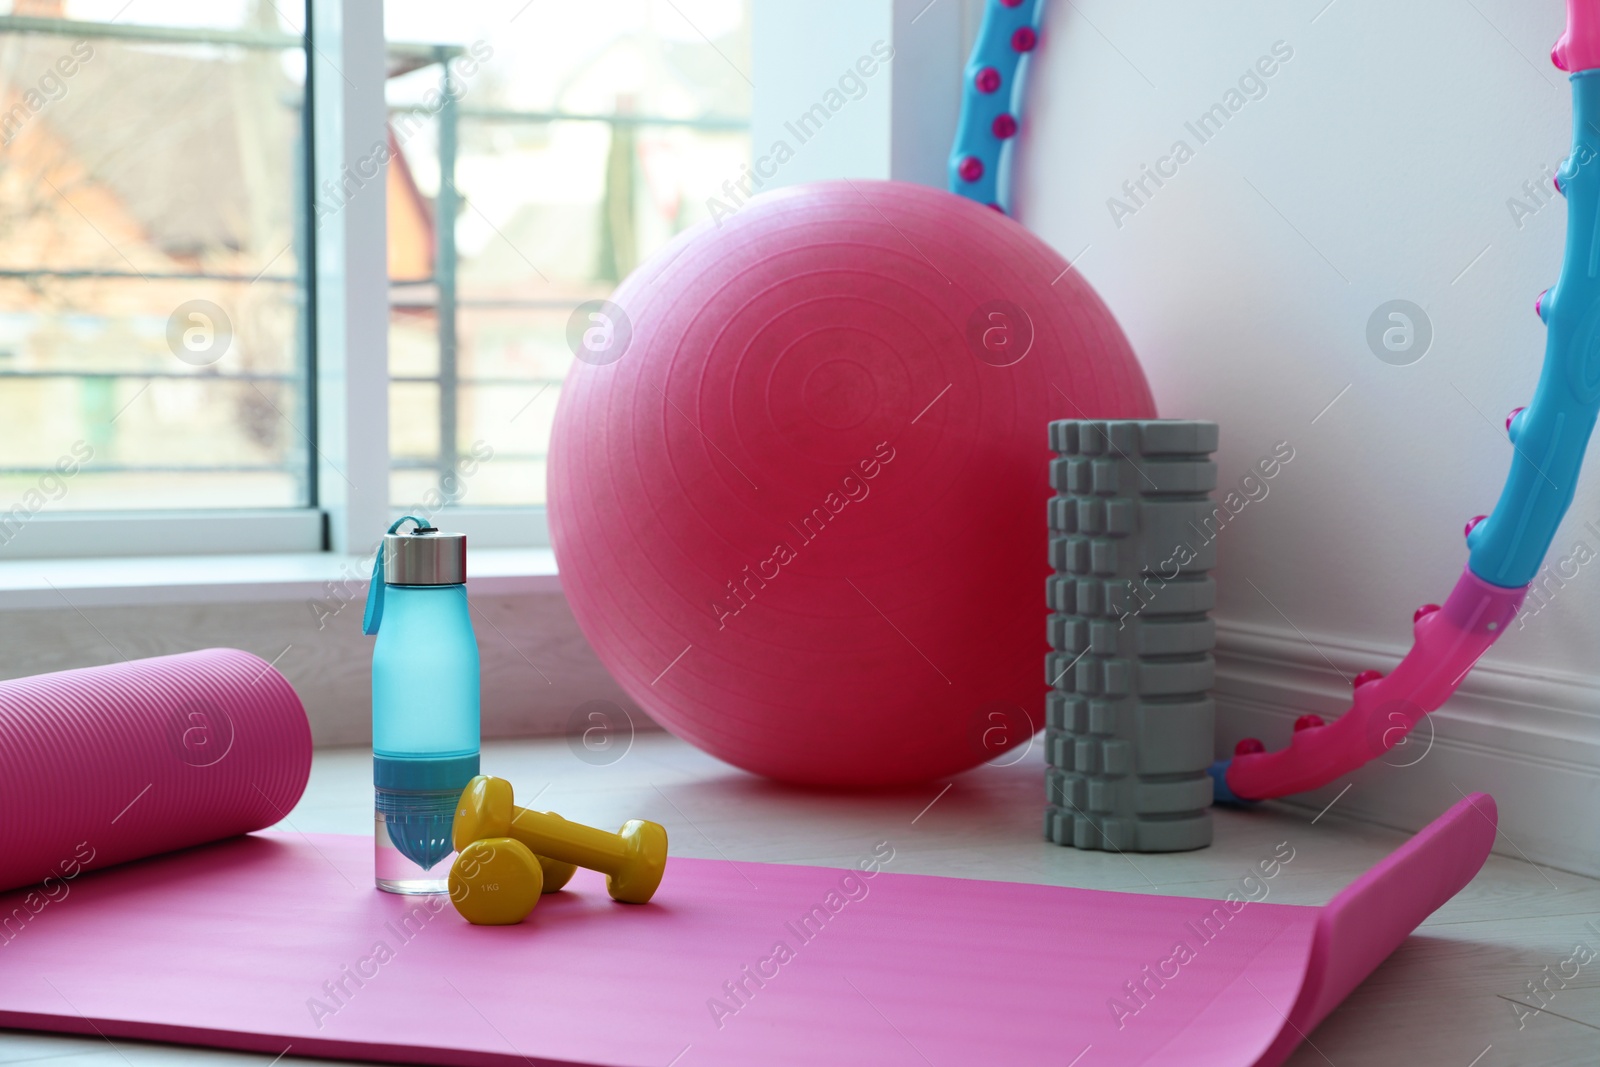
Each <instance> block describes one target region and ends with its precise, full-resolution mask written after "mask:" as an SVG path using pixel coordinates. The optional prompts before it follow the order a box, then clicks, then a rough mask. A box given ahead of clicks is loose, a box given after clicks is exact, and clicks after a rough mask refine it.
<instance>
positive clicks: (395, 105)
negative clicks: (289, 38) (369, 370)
mask: <svg viewBox="0 0 1600 1067" xmlns="http://www.w3.org/2000/svg"><path fill="white" fill-rule="evenodd" d="M384 13H385V21H386V32H387V34H388V37H389V40H390V42H391V44H390V62H389V66H390V72H391V74H390V78H389V88H388V101H389V105H390V135H391V138H392V139H393V141H394V142H395V144H396V145H397V147H398V149H399V154H398V156H397V158H396V161H395V163H393V164H391V170H390V174H389V183H388V189H389V195H390V202H389V272H390V282H391V301H390V306H391V318H390V333H389V368H390V424H391V430H390V449H391V465H392V474H391V477H390V483H389V484H390V500H391V502H392V503H393V504H394V505H395V507H396V508H404V507H407V506H413V505H415V504H416V503H417V502H418V501H423V500H426V499H438V498H439V497H443V498H446V499H448V500H450V501H453V502H456V503H458V504H460V505H463V506H465V507H466V508H469V509H472V510H477V509H481V508H495V509H506V508H523V509H526V508H529V507H531V506H535V505H542V504H543V503H544V500H545V496H544V482H545V471H544V459H545V451H546V447H547V445H548V443H549V437H550V426H551V420H552V417H553V416H554V413H555V405H556V399H557V396H558V395H559V393H560V387H561V380H562V378H563V377H564V375H565V374H566V371H567V367H568V366H569V365H570V363H571V361H572V359H573V353H572V350H571V349H570V348H569V347H568V341H567V336H568V321H569V319H571V318H572V316H573V314H574V312H575V311H576V309H577V308H578V305H580V304H582V303H584V302H585V301H589V300H597V299H602V298H604V297H606V296H609V295H610V294H611V291H612V290H613V289H614V288H615V286H616V284H617V283H618V281H620V280H621V279H622V278H624V277H625V276H626V275H627V274H628V272H629V271H631V270H632V269H633V267H634V266H636V265H637V264H638V263H639V262H640V261H641V260H643V259H644V258H646V257H648V256H649V255H650V254H651V253H653V252H654V251H656V250H657V249H659V248H660V247H661V246H662V245H664V244H665V243H666V242H667V241H669V240H670V239H671V238H672V237H673V236H674V235H676V234H678V233H679V232H681V231H683V230H684V229H686V228H687V227H689V226H691V225H693V224H694V223H696V222H699V221H700V220H701V219H704V218H706V217H707V208H706V201H707V198H708V197H709V196H711V195H712V194H713V193H717V194H718V195H720V187H721V185H722V183H723V182H724V181H726V180H727V179H728V178H730V177H737V176H738V175H739V174H740V171H741V164H743V163H744V162H745V161H746V160H747V159H748V158H749V115H750V86H749V84H748V83H747V82H746V81H745V80H744V76H743V75H742V74H741V73H740V71H741V70H748V52H749V14H748V11H747V9H746V5H745V3H744V2H743V0H698V2H694V0H674V2H671V3H669V2H667V0H633V2H619V3H612V4H607V5H605V6H604V8H603V9H601V8H598V7H595V6H592V5H583V4H567V5H560V4H556V5H550V4H540V5H537V6H536V7H534V8H532V9H529V8H528V5H527V4H526V2H525V0H508V2H505V3H481V4H473V5H470V6H463V5H443V4H439V3H437V2H435V0H386V3H385V7H384ZM412 41H416V42H426V43H424V44H417V45H407V44H401V43H397V42H412ZM438 220H449V221H450V222H451V223H452V224H451V225H439V223H438ZM484 457H492V458H488V459H485V458H484ZM469 472H470V473H469ZM430 491H434V492H435V493H436V494H437V495H436V496H435V497H432V498H429V497H428V494H429V492H430ZM459 517H460V518H462V519H467V518H468V516H467V514H466V513H465V511H464V512H463V513H462V514H461V515H460V516H459ZM469 531H470V526H469Z"/></svg>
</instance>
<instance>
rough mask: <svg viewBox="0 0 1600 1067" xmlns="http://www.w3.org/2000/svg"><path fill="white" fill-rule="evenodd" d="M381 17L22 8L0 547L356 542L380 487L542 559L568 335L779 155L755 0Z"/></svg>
mask: <svg viewBox="0 0 1600 1067" xmlns="http://www.w3.org/2000/svg"><path fill="white" fill-rule="evenodd" d="M341 4H342V5H344V6H342V7H341V6H339V5H341ZM381 10H382V13H383V17H384V19H385V21H386V27H385V31H386V33H385V35H386V36H387V38H388V41H387V43H386V42H384V41H383V40H382V36H384V35H379V34H378V33H376V32H375V31H376V19H377V16H378V12H379V9H378V8H376V7H373V8H371V9H370V11H369V9H368V8H367V7H366V6H365V5H364V4H356V5H353V4H352V3H351V0H299V2H298V3H297V2H295V0H208V2H200V0H131V2H130V0H12V2H11V3H10V4H9V5H8V4H7V3H6V0H0V142H3V146H0V426H4V427H5V432H4V433H3V434H0V560H4V559H8V558H21V557H27V556H50V555H109V554H118V555H128V554H140V553H169V554H170V553H192V552H200V551H209V552H252V551H253V552H262V551H308V550H317V549H322V548H325V547H329V546H330V545H331V546H332V547H336V548H340V549H341V550H343V551H349V552H360V551H363V550H365V549H366V548H367V547H369V542H371V540H372V538H373V537H374V536H375V532H376V531H377V530H378V529H379V523H378V519H379V518H380V517H381V516H380V515H379V514H378V513H377V512H378V510H379V508H378V505H379V504H380V503H381V499H382V497H383V496H386V497H387V500H388V501H389V503H390V505H391V506H392V508H393V509H394V513H395V514H399V513H401V512H403V511H413V512H415V511H419V510H420V511H425V512H426V513H427V514H430V515H435V516H437V517H438V520H439V521H441V522H446V523H449V524H450V525H452V526H454V527H455V528H459V529H464V530H466V531H467V532H468V533H469V534H472V535H474V538H475V543H476V544H478V545H480V546H483V545H494V544H531V543H539V542H540V541H541V538H542V536H543V534H542V531H543V521H542V509H543V504H544V500H545V490H544V478H545V472H544V460H545V453H546V449H547V446H548V442H549V434H550V427H551V422H552V418H553V415H554V411H555V405H556V400H557V397H558V395H559V392H560V383H561V380H562V378H563V376H564V375H565V373H566V370H567V368H568V366H569V365H570V362H571V360H572V359H573V355H572V351H571V349H570V348H569V347H568V341H567V336H568V323H569V320H571V319H572V318H573V316H574V314H575V313H578V309H579V305H581V304H583V303H585V302H586V301H590V300H596V299H601V298H604V297H606V296H608V295H610V293H611V291H612V290H613V288H614V287H615V285H616V284H617V283H618V281H619V280H620V279H621V278H623V277H625V276H626V275H627V273H628V272H629V271H631V270H632V269H633V267H634V266H635V265H637V264H638V263H639V262H640V261H641V260H643V259H644V258H646V257H647V256H649V255H650V254H652V253H653V252H654V251H656V250H657V249H658V248H660V247H661V246H662V245H663V244H665V243H666V242H667V241H668V240H670V239H671V238H672V237H673V236H674V235H675V234H677V233H679V232H681V231H682V230H684V229H685V228H687V227H689V226H691V225H693V224H694V223H696V222H698V221H700V220H701V219H703V218H705V217H707V213H708V209H707V206H706V205H707V202H708V198H710V197H711V196H712V195H714V194H718V193H719V191H720V189H721V187H722V185H723V183H724V182H725V181H727V180H728V179H730V178H736V177H737V176H738V175H739V174H740V173H741V170H742V165H743V164H744V163H745V162H746V161H747V160H748V158H749V114H750V85H749V83H748V82H747V81H746V80H745V74H744V73H742V71H746V70H748V53H749V8H748V2H747V0H619V2H617V3H613V4H608V5H605V7H604V8H603V9H601V8H596V7H594V6H589V5H554V6H552V5H538V6H532V5H529V4H527V3H526V0H484V2H481V3H476V2H475V3H473V4H471V5H447V4H438V3H436V2H434V0H385V3H384V5H383V7H382V9H381ZM338 12H343V14H342V15H339V17H340V18H343V19H345V20H346V21H349V20H352V19H354V20H355V21H354V22H351V25H355V24H356V23H359V24H360V28H359V32H357V31H351V32H344V31H337V30H336V31H333V32H332V36H331V37H330V38H328V39H327V40H323V39H322V38H321V35H322V34H323V32H324V30H325V29H326V28H327V27H328V26H329V25H331V23H330V22H329V19H330V18H333V17H334V15H335V14H337V13H338ZM312 13H315V15H316V18H314V19H313V18H311V17H310V16H311V14H312ZM335 21H336V20H335ZM308 23H309V24H311V25H312V26H313V27H314V30H313V31H312V39H311V40H310V42H309V43H308V41H307V29H306V27H307V25H308ZM341 35H342V38H341V40H340V41H339V42H335V41H334V40H333V37H341ZM308 49H310V50H311V51H308ZM385 51H386V54H387V69H386V72H385V73H386V77H380V76H373V77H367V76H361V77H358V78H354V79H352V78H349V77H347V76H345V74H344V71H343V69H342V68H341V66H340V64H341V63H345V64H348V63H351V62H361V63H367V64H369V65H371V67H372V69H374V70H377V69H378V67H377V64H378V61H379V58H380V55H381V54H382V53H384V52H385ZM335 54H336V55H338V56H339V57H340V58H339V61H338V62H335V61H334V60H333V58H332V56H333V55H335ZM308 68H309V71H310V73H309V74H308ZM379 93H382V99H380V97H379V96H378V95H377V94H379ZM384 106H386V108H387V114H388V124H387V129H386V130H381V129H380V124H381V118H382V113H383V107H384ZM367 108H370V109H371V110H365V109H367ZM365 115H370V116H371V118H370V121H369V120H368V119H366V118H363V117H362V116H365ZM352 121H354V122H355V123H356V125H355V126H350V125H348V123H350V122H352ZM340 123H346V124H347V125H345V126H341V125H340ZM357 127H359V129H357ZM339 129H345V130H347V131H349V130H355V131H356V132H357V133H359V137H357V136H355V135H354V134H350V135H343V134H341V135H334V134H333V133H332V132H331V131H335V130H339ZM369 132H370V133H371V134H372V135H375V136H377V137H378V138H379V139H378V141H377V142H376V143H377V144H380V145H381V143H382V139H383V138H385V137H386V138H387V142H388V144H387V150H386V151H383V152H382V155H383V157H384V158H386V159H387V160H388V163H387V165H386V166H385V168H384V173H383V183H382V185H383V189H384V191H385V200H386V205H385V206H384V207H383V209H382V210H381V211H379V210H376V209H374V210H373V212H372V214H371V216H370V229H363V228H362V227H367V226H368V223H367V222H365V221H363V222H362V224H361V226H353V224H352V225H346V223H347V222H348V221H349V219H350V215H351V213H350V211H347V210H345V209H343V208H341V209H340V210H339V211H338V212H337V213H336V214H337V215H338V218H337V219H335V220H334V222H333V229H338V230H339V233H337V234H335V233H332V232H331V231H330V226H329V225H328V223H329V219H328V218H325V217H322V215H323V214H325V212H324V210H323V208H322V207H319V205H320V204H322V201H320V200H318V198H317V196H318V193H319V191H320V190H323V189H324V187H325V186H329V180H328V179H329V177H330V176H333V177H335V178H337V176H338V175H340V174H341V173H343V172H342V171H341V170H340V167H341V166H344V167H346V168H352V167H354V168H355V169H360V168H359V167H357V166H356V165H357V164H360V165H362V166H364V165H366V164H369V163H370V162H371V160H370V159H366V158H361V159H359V160H358V159H357V157H356V155H355V154H353V153H355V151H356V149H357V147H359V148H360V151H361V152H362V153H365V154H369V155H370V154H371V153H372V152H373V151H374V143H375V142H374V141H373V140H372V137H370V136H369V135H368V134H369ZM341 137H343V140H341ZM362 138H365V140H362ZM358 141H359V145H358V143H357V142H358ZM330 145H331V146H333V150H330ZM336 156H337V157H339V158H334V157H336ZM313 175H315V178H313ZM335 184H336V182H335ZM335 200H336V201H337V200H338V198H337V197H335ZM367 202H368V203H370V202H371V201H370V199H369V200H368V201H367ZM363 217H364V218H365V216H363ZM441 220H444V222H445V224H442V225H441ZM341 227H343V228H342V229H341ZM351 234H354V236H350V235H351ZM373 234H383V235H385V236H386V239H387V272H388V287H389V302H388V312H389V314H388V336H387V338H386V339H385V338H382V337H379V338H376V339H375V340H374V341H373V342H372V343H366V342H365V341H364V339H366V338H369V337H370V336H371V334H372V333H373V332H374V331H375V330H379V329H381V327H379V326H378V325H377V322H376V320H375V319H374V318H373V317H372V316H369V315H366V313H365V312H364V311H363V313H362V314H361V315H357V314H354V313H352V314H350V315H345V314H344V312H343V310H342V309H343V308H344V307H345V306H346V305H345V304H342V303H340V300H342V299H345V298H348V299H352V300H353V299H357V298H358V297H359V296H360V291H359V286H356V287H352V286H351V283H350V282H349V279H351V278H360V279H371V280H372V281H374V282H376V281H379V280H380V279H381V275H380V274H379V271H380V270H381V259H380V258H379V257H378V253H377V251H376V250H377V247H378V245H377V241H376V239H375V238H373V236H372V235H373ZM330 264H331V265H332V267H333V268H334V269H332V270H330V269H329V268H330ZM315 271H320V272H321V273H319V274H316V275H315V276H314V272H315ZM330 287H331V291H335V292H338V293H342V294H345V296H344V297H341V298H340V299H333V298H330V297H329V295H328V293H329V291H330ZM341 287H343V288H341ZM348 306H350V307H355V306H356V305H348ZM366 306H367V305H361V307H363V308H365V307H366ZM371 307H372V310H373V313H374V315H375V314H377V313H379V312H380V311H381V307H382V301H381V299H379V300H376V302H375V303H374V304H372V305H371ZM341 316H342V317H341ZM369 322H370V323H372V325H370V326H369V325H367V324H368V323H369ZM330 323H331V324H334V325H330ZM338 324H342V325H338ZM351 324H356V325H351ZM330 331H331V332H330ZM330 337H331V338H334V340H330ZM319 338H320V342H319ZM385 340H386V341H387V345H388V351H389V359H388V375H389V377H388V380H387V382H385V381H384V380H383V378H382V374H383V367H382V365H381V362H379V361H377V360H376V359H373V360H367V361H365V362H363V360H361V359H359V358H354V357H353V356H352V355H351V353H357V352H361V351H366V352H370V353H375V352H376V351H377V350H378V348H379V347H380V346H381V345H382V344H383V343H384V342H385ZM369 364H370V366H369ZM319 383H320V386H319ZM385 388H387V390H388V403H389V409H390V410H389V420H388V436H387V440H380V438H382V437H383V434H382V431H381V428H380V427H381V420H379V419H377V418H376V417H375V413H376V412H377V410H378V408H379V407H380V406H381V400H377V399H375V398H380V397H382V395H383V390H384V389H385ZM319 389H320V390H322V391H319ZM369 423H370V424H369ZM330 442H332V443H331V444H330ZM350 464H354V465H355V467H356V468H359V469H351V468H349V465H350ZM385 469H387V471H388V475H387V478H388V489H387V493H386V494H379V493H377V492H376V490H378V489H380V488H381V487H382V482H383V475H382V474H381V472H382V471H384V470H385ZM369 487H370V489H371V490H373V492H369V491H368V490H369ZM445 508H448V509H451V514H450V515H449V516H448V517H446V516H443V515H438V512H439V511H440V510H442V509H445ZM352 509H355V510H352ZM358 511H359V514H358V513H357V512H358ZM111 523H115V526H112V525H110V524H111ZM113 530H115V531H116V536H115V538H113V537H112V531H113Z"/></svg>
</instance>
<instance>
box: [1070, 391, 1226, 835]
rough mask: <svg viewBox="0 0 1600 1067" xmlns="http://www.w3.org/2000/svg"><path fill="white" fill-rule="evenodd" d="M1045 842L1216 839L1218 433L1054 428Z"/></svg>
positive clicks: (1212, 427)
mask: <svg viewBox="0 0 1600 1067" xmlns="http://www.w3.org/2000/svg"><path fill="white" fill-rule="evenodd" d="M1050 446H1051V448H1052V449H1054V450H1055V452H1056V453H1057V458H1056V459H1055V460H1054V461H1053V462H1052V463H1051V466H1050V484H1051V486H1052V487H1054V489H1055V490H1056V496H1055V497H1054V498H1053V499H1052V500H1051V501H1050V506H1049V514H1048V521H1049V526H1050V550H1049V551H1050V567H1051V570H1052V571H1053V572H1054V573H1053V574H1052V575H1051V576H1050V578H1049V579H1048V580H1047V582H1046V586H1045V602H1046V605H1047V606H1048V607H1049V609H1050V615H1049V616H1048V621H1047V622H1046V636H1047V637H1048V639H1049V644H1050V649H1051V651H1050V652H1049V653H1047V654H1046V656H1045V682H1046V684H1047V685H1048V686H1049V687H1050V692H1049V695H1048V697H1047V698H1046V705H1045V746H1044V747H1045V758H1046V760H1047V762H1048V764H1049V769H1048V771H1047V772H1046V800H1047V805H1046V808H1045V820H1044V833H1045V837H1046V838H1048V839H1049V840H1051V841H1054V842H1056V843H1057V844H1061V845H1071V846H1074V847H1076V848H1103V849H1115V850H1125V851H1138V852H1174V851H1181V850H1184V849H1192V848H1202V847H1204V846H1206V845H1209V844H1210V843H1211V813H1210V806H1211V794H1212V785H1211V779H1210V777H1209V776H1208V775H1207V774H1206V768H1207V767H1208V766H1209V765H1210V763H1211V758H1212V739H1213V736H1214V733H1215V718H1216V709H1215V706H1214V705H1213V703H1212V701H1211V697H1210V696H1209V691H1210V689H1211V686H1212V682H1213V678H1214V673H1215V670H1214V663H1213V660H1212V657H1211V652H1212V649H1213V647H1214V646H1215V643H1216V626H1215V624H1214V623H1213V622H1212V621H1211V619H1210V618H1209V617H1208V616H1207V612H1209V611H1210V610H1211V609H1212V607H1214V606H1215V604H1216V585H1215V583H1214V582H1213V581H1212V579H1211V577H1210V575H1209V574H1208V573H1207V572H1208V571H1209V570H1210V569H1211V567H1212V566H1214V565H1215V562H1216V546H1215V531H1216V526H1215V522H1214V519H1213V515H1214V508H1213V505H1212V502H1211V496H1210V494H1211V491H1212V490H1213V489H1215V488H1216V484H1217V468H1216V464H1215V463H1213V462H1212V461H1211V453H1212V452H1214V451H1215V450H1216V447H1217V425H1216V424H1215V423H1211V422H1193V421H1182V420H1148V421H1135V420H1127V421H1099V420H1079V419H1066V420H1062V421H1059V422H1052V423H1051V424H1050Z"/></svg>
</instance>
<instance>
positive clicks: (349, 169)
mask: <svg viewBox="0 0 1600 1067" xmlns="http://www.w3.org/2000/svg"><path fill="white" fill-rule="evenodd" d="M309 7H310V10H309V13H308V14H309V21H310V26H309V28H308V29H309V37H310V44H309V47H308V48H307V93H308V96H309V98H310V102H311V108H312V135H311V142H312V144H311V149H312V161H313V162H312V190H311V196H312V203H311V204H310V205H307V206H306V209H307V210H309V211H312V212H313V213H314V222H313V230H314V236H313V238H312V244H313V256H314V259H313V263H314V270H313V275H312V279H313V281H312V294H311V300H312V307H313V309H314V310H313V315H314V322H313V330H314V346H315V360H314V368H315V369H314V374H313V377H312V380H311V381H310V382H309V383H308V384H309V388H310V390H311V405H312V409H313V410H314V411H315V413H316V414H315V419H314V422H315V426H316V435H315V443H314V445H313V453H314V455H313V462H314V464H315V472H316V479H315V481H316V486H317V491H316V500H315V502H314V504H313V506H311V507H305V508H257V509H240V510H226V511H224V510H189V509H174V510H161V511H141V512H123V511H93V512H56V513H51V512H49V511H45V512H42V513H39V514H36V515H34V516H32V517H31V518H29V519H28V520H27V522H26V523H25V524H23V525H22V526H20V527H19V528H16V529H15V530H14V532H12V534H11V536H9V538H8V539H7V541H6V542H5V543H4V545H3V546H0V561H8V560H18V561H21V560H44V559H67V558H91V557H111V556H117V557H127V556H199V555H251V554H261V553H276V554H284V553H332V554H335V555H343V556H365V555H368V554H370V553H371V552H372V551H373V549H374V548H375V547H376V545H377V544H378V542H379V540H380V538H381V537H382V536H383V533H384V530H385V529H386V528H387V527H388V526H389V524H390V523H391V522H392V521H393V520H394V519H396V518H399V517H400V515H401V514H403V512H402V511H400V510H397V509H395V508H393V507H391V505H390V503H389V475H390V469H389V459H390V457H389V366H388V364H389V358H388V341H389V276H388V248H387V229H388V227H387V204H386V199H387V198H386V193H385V170H384V167H385V166H386V163H384V164H382V165H380V166H378V167H377V169H375V170H374V166H373V159H374V154H375V152H376V151H377V150H378V148H379V147H380V146H385V147H386V146H387V144H388V103H387V99H386V96H385V87H386V80H387V79H386V75H387V48H388V42H387V40H386V38H385V35H384V27H383V5H382V3H380V2H378V0H310V4H309ZM141 29H142V28H141ZM142 36H146V37H148V38H150V39H152V40H155V39H174V40H178V39H183V38H184V36H185V31H184V30H182V29H172V30H167V29H162V28H159V27H151V28H149V30H148V32H145V33H143V34H142ZM382 158H384V159H386V156H385V157H382ZM337 190H343V193H339V192H336V191H337ZM434 518H436V519H438V520H440V521H442V522H444V523H446V524H447V525H448V526H449V527H450V528H452V529H456V530H460V531H462V532H464V533H466V534H467V535H468V537H469V539H470V540H471V541H472V543H473V544H474V545H476V546H477V547H482V548H513V547H514V548H524V547H533V548H539V547H545V546H548V545H549V535H548V526H547V523H546V520H545V509H544V508H543V507H523V508H516V507H513V508H485V507H458V506H451V507H449V508H448V509H442V510H440V511H437V512H435V513H434Z"/></svg>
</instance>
